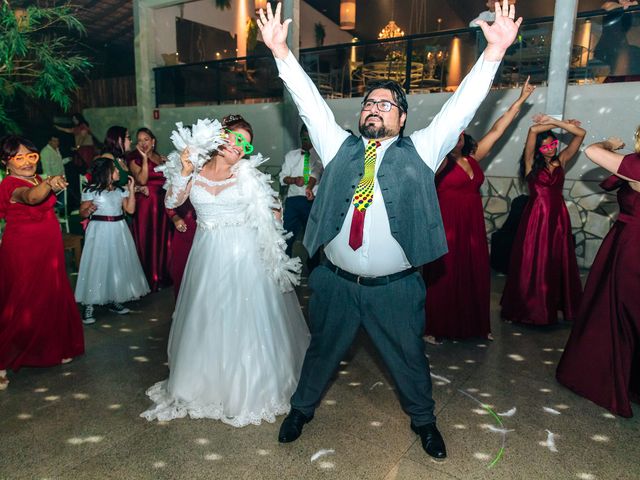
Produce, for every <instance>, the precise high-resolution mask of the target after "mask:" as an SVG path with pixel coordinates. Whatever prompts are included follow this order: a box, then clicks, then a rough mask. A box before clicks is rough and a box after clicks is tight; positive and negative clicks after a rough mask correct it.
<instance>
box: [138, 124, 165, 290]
mask: <svg viewBox="0 0 640 480" xmlns="http://www.w3.org/2000/svg"><path fill="white" fill-rule="evenodd" d="M136 138H137V144H136V149H135V150H134V151H133V152H130V153H129V154H127V164H128V166H129V170H130V171H131V174H132V175H133V178H135V180H136V183H137V184H138V185H140V186H145V187H147V189H148V195H147V196H144V195H138V196H137V197H138V198H137V201H136V214H135V216H134V217H133V224H132V230H133V239H134V240H135V243H136V249H137V251H138V256H139V257H140V262H141V263H142V268H143V269H144V272H145V274H146V276H147V281H148V282H149V287H150V288H151V291H152V292H155V291H157V290H158V289H160V288H161V287H162V286H164V285H168V284H170V283H171V278H170V277H171V275H170V274H169V266H168V259H169V250H170V248H171V233H172V232H171V230H170V229H169V222H168V220H169V219H168V217H167V215H166V213H165V209H164V195H165V191H164V189H163V188H162V186H163V185H164V176H163V175H162V173H161V172H159V171H158V172H156V167H158V166H160V165H162V164H163V163H164V159H163V158H162V157H161V156H160V154H159V153H158V152H157V151H156V137H155V135H154V134H153V132H151V130H149V129H148V128H141V129H139V130H138V132H137V134H136Z"/></svg>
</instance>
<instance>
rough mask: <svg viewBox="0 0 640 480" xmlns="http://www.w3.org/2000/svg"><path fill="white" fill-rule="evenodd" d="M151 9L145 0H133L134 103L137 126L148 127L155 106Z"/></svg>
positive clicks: (153, 43) (153, 42)
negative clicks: (136, 112) (136, 110)
mask: <svg viewBox="0 0 640 480" xmlns="http://www.w3.org/2000/svg"><path fill="white" fill-rule="evenodd" d="M153 25H154V19H153V9H152V7H150V6H149V5H148V2H146V1H145V0H134V1H133V31H134V40H133V45H134V55H135V63H136V104H137V107H138V127H142V126H146V127H150V126H151V124H152V115H153V109H154V108H155V106H156V99H155V79H154V76H153V68H154V67H155V40H154V38H153V31H154V28H153Z"/></svg>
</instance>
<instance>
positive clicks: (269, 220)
mask: <svg viewBox="0 0 640 480" xmlns="http://www.w3.org/2000/svg"><path fill="white" fill-rule="evenodd" d="M266 160H267V159H265V158H263V157H262V155H260V154H258V155H254V156H252V157H251V158H250V159H248V160H240V161H239V162H238V163H237V164H236V165H235V166H234V167H233V169H234V172H235V173H236V176H237V178H238V186H239V187H240V189H241V190H242V191H243V193H244V195H247V196H250V197H251V203H252V205H253V208H250V209H248V210H247V224H248V225H250V226H252V227H254V228H256V229H257V233H258V235H257V241H258V247H259V249H260V256H261V258H262V262H263V264H264V266H265V268H266V269H267V272H268V273H269V275H270V276H271V277H272V278H273V279H274V280H275V282H276V283H277V284H278V287H279V288H280V291H282V292H288V291H291V290H293V288H294V286H296V285H298V284H299V283H300V271H301V270H302V264H301V262H300V259H299V258H297V257H295V258H290V257H289V256H288V255H287V254H286V248H287V242H286V239H287V238H288V236H290V235H291V234H287V233H286V232H285V230H284V228H283V227H282V223H281V222H280V221H279V220H277V219H276V218H275V216H274V214H273V211H274V210H279V209H281V208H282V205H281V204H280V201H279V200H278V196H277V193H276V192H275V190H273V189H272V188H271V185H270V184H271V177H270V176H269V175H267V174H265V173H262V172H261V171H260V170H258V168H257V167H258V165H260V164H261V163H263V162H265V161H266Z"/></svg>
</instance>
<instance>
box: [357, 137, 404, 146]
mask: <svg viewBox="0 0 640 480" xmlns="http://www.w3.org/2000/svg"><path fill="white" fill-rule="evenodd" d="M399 137H400V135H396V136H395V137H391V138H388V139H386V140H382V141H379V142H380V146H379V147H378V148H382V149H386V148H387V147H388V146H389V145H391V144H392V143H393V142H395V141H396V140H398V138H399ZM361 138H362V141H363V143H364V144H365V146H366V145H367V142H368V141H369V140H373V139H369V138H364V137H361Z"/></svg>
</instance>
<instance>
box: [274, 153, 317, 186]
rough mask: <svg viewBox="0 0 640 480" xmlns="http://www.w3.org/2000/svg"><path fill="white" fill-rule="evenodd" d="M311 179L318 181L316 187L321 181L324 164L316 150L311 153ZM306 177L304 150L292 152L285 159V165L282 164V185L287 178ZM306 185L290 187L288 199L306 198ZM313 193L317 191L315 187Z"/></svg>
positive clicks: (293, 184)
mask: <svg viewBox="0 0 640 480" xmlns="http://www.w3.org/2000/svg"><path fill="white" fill-rule="evenodd" d="M309 154H310V155H309V178H311V177H313V178H315V179H316V185H317V184H318V182H319V181H320V176H321V175H322V162H321V161H320V157H319V156H318V154H317V153H316V151H315V149H311V150H310V151H309ZM303 175H304V153H303V151H302V149H300V148H296V149H295V150H291V151H290V152H289V153H287V154H286V155H285V157H284V163H283V164H282V170H281V171H280V184H281V185H284V178H285V177H294V178H295V177H302V176H303ZM306 189H307V187H306V185H305V186H302V187H299V186H297V185H296V184H295V183H292V184H291V185H289V191H288V192H287V198H289V197H304V196H305V190H306ZM313 191H314V192H315V191H317V188H316V187H315V186H314V188H313Z"/></svg>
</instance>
